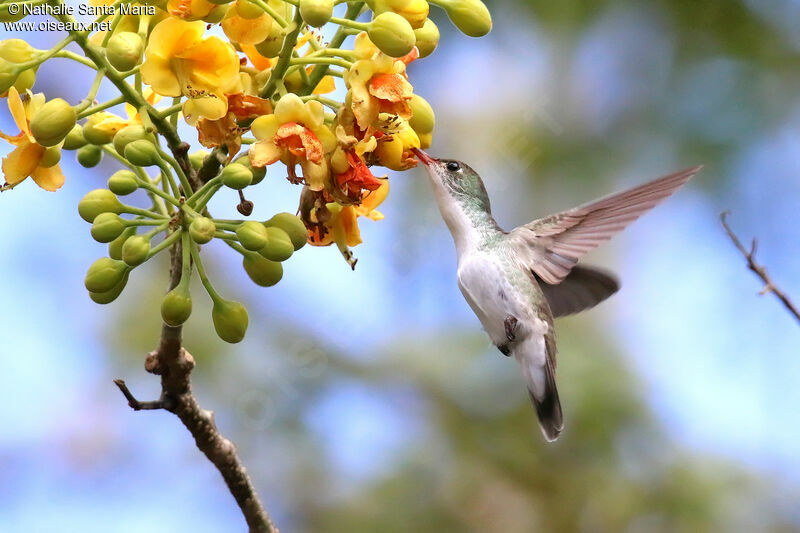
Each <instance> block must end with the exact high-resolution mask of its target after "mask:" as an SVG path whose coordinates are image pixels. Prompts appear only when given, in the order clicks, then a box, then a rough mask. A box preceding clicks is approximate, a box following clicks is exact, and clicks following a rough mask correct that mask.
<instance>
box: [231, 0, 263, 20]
mask: <svg viewBox="0 0 800 533" xmlns="http://www.w3.org/2000/svg"><path fill="white" fill-rule="evenodd" d="M236 12H237V13H238V14H239V16H240V17H242V18H243V19H249V20H252V19H257V18H258V17H260V16H261V15H263V14H264V10H263V9H261V8H260V7H259V6H257V5H256V4H254V3H253V2H251V1H250V0H236Z"/></svg>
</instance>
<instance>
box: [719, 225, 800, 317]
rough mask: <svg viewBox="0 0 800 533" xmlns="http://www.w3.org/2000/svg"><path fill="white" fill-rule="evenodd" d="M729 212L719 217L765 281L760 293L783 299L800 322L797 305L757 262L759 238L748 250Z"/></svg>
mask: <svg viewBox="0 0 800 533" xmlns="http://www.w3.org/2000/svg"><path fill="white" fill-rule="evenodd" d="M729 214H730V211H725V212H723V213H720V215H719V219H720V221H721V222H722V227H723V228H725V233H727V234H728V237H729V238H730V239H731V242H733V245H734V246H736V248H737V249H738V250H739V252H740V253H741V254H742V255H743V256H744V258H745V260H746V261H747V268H749V269H750V270H751V271H752V272H753V273H755V275H756V276H758V277H759V278H760V279H761V281H763V282H764V288H763V289H762V290H761V292H760V293H759V294H766V293H768V292H771V293H772V294H774V295H775V296H776V297H777V298H778V299H779V300H780V301H781V303H782V304H783V306H784V307H785V308H786V309H787V310H788V311H789V313H791V314H792V315H793V316H794V317H795V318H796V319H797V321H798V322H800V311H798V310H797V307H795V305H794V304H793V303H792V301H791V300H790V299H789V297H788V296H787V295H786V293H785V292H783V291H782V290H781V289H780V288H779V287H778V286H777V285H775V283H774V282H773V281H772V279H771V278H770V277H769V275H768V274H767V269H766V268H765V267H764V266H762V265H759V264H758V263H756V257H755V256H756V250H757V249H758V240H757V239H753V242H752V244H751V245H750V250H749V251H748V250H747V249H746V248H745V247H744V245H743V244H742V242H741V241H740V240H739V238H738V237H737V236H736V234H735V233H733V230H731V228H730V226H728V221H727V218H728V215H729Z"/></svg>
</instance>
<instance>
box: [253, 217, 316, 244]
mask: <svg viewBox="0 0 800 533" xmlns="http://www.w3.org/2000/svg"><path fill="white" fill-rule="evenodd" d="M264 225H265V226H267V227H268V228H270V227H274V228H280V229H282V230H283V231H285V232H286V234H287V235H289V239H290V240H291V241H292V246H293V247H294V250H295V251H297V250H299V249H300V248H302V247H303V246H305V244H306V240H307V239H308V231H307V230H306V226H305V224H303V221H302V220H300V217H298V216H295V215H293V214H291V213H278V214H277V215H275V216H273V217H272V218H271V219H269V220H267V221H266V222H264Z"/></svg>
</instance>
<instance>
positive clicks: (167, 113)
mask: <svg viewBox="0 0 800 533" xmlns="http://www.w3.org/2000/svg"><path fill="white" fill-rule="evenodd" d="M181 109H183V104H175V105H173V106H170V107H168V108H166V109H162V110H160V111H159V112H158V114H159V115H161V117H162V118H167V117H169V116H171V115H174V114H175V113H177V112H178V111H180V110H181Z"/></svg>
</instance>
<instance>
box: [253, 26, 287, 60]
mask: <svg viewBox="0 0 800 533" xmlns="http://www.w3.org/2000/svg"><path fill="white" fill-rule="evenodd" d="M283 38H284V35H283V28H281V26H280V24H273V25H272V27H271V28H270V30H269V35H267V38H266V39H264V40H263V41H261V42H260V43H258V44H257V45H256V50H257V51H258V53H259V54H261V55H262V56H264V57H277V56H278V54H280V52H281V47H282V46H283Z"/></svg>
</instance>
